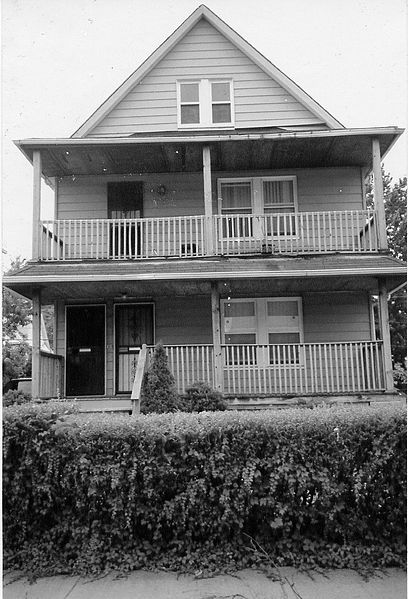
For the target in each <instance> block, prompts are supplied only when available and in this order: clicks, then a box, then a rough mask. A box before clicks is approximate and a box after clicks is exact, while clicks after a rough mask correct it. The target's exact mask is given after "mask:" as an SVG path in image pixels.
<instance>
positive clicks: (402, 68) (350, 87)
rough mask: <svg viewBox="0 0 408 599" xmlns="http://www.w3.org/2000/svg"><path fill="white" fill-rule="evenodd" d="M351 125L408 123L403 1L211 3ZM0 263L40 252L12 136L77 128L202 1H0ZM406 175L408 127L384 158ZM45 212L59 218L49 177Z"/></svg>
mask: <svg viewBox="0 0 408 599" xmlns="http://www.w3.org/2000/svg"><path fill="white" fill-rule="evenodd" d="M206 3H207V6H208V7H209V8H210V9H211V10H212V11H213V12H215V13H216V14H217V15H218V16H219V17H221V18H222V19H223V20H224V21H226V22H227V23H228V24H229V25H230V26H231V27H232V28H233V29H235V30H236V31H237V32H238V33H239V34H240V35H241V36H242V37H244V38H245V39H246V40H247V41H248V42H249V43H251V44H252V45H253V46H255V48H257V50H259V51H260V52H261V53H262V54H264V56H266V57H267V58H268V59H269V60H270V61H271V62H272V63H274V64H275V65H276V66H277V67H279V68H280V69H281V70H282V71H283V72H284V73H285V74H286V75H288V76H289V77H291V78H292V79H293V80H294V81H295V82H296V83H297V84H298V85H300V86H301V87H302V88H303V89H304V90H305V91H306V92H307V93H308V94H309V95H311V96H312V97H313V98H314V99H315V100H316V101H318V102H319V103H320V104H321V105H322V106H323V107H324V108H326V110H328V111H329V112H330V113H331V114H332V115H333V116H334V117H335V118H336V119H338V120H339V121H340V122H341V123H343V124H344V125H345V126H346V127H376V126H379V127H381V126H389V125H398V126H399V127H406V124H407V93H406V91H407V90H406V88H407V15H406V2H405V0H280V1H279V2H278V1H277V0H253V1H252V2H248V1H244V0H206ZM1 4H2V82H1V91H2V119H1V122H2V177H1V186H2V247H3V248H4V250H5V251H6V252H7V254H3V266H4V264H6V265H7V263H9V261H10V259H11V258H13V257H15V256H18V255H20V256H22V257H24V258H29V257H30V256H31V235H32V233H31V231H32V177H33V175H32V167H31V164H30V163H29V162H28V161H27V159H26V158H25V157H24V156H23V155H22V154H21V152H20V151H19V150H18V149H17V148H16V146H15V145H14V144H13V141H12V140H13V139H14V140H15V139H26V138H33V137H45V138H50V137H69V136H71V135H72V133H73V132H74V131H75V130H76V129H77V128H78V127H79V126H80V125H81V124H82V123H83V122H84V121H85V120H86V119H87V118H88V117H89V116H90V114H91V113H92V112H93V111H94V110H95V109H96V108H97V107H98V106H99V105H100V104H101V103H102V102H103V101H104V100H105V99H106V98H107V97H108V96H109V95H110V94H111V93H112V92H113V91H114V90H115V89H116V88H117V87H118V86H119V85H120V84H121V83H122V82H123V81H124V80H125V79H126V78H127V77H128V76H129V75H130V74H131V73H132V72H133V71H134V70H135V69H136V68H137V67H138V66H139V65H140V64H141V62H143V61H144V60H145V59H146V58H147V57H148V56H149V55H150V54H151V53H152V52H153V51H154V50H155V49H156V48H157V46H159V45H160V44H161V43H162V42H163V41H164V40H165V39H166V38H167V37H168V36H169V35H170V34H171V33H172V32H173V31H174V29H176V28H177V27H178V26H179V25H180V24H181V23H182V21H184V20H185V19H186V18H187V17H188V16H189V15H190V14H191V13H192V12H193V11H194V10H195V9H196V8H197V7H198V6H199V4H200V2H199V1H193V0H175V1H169V0H154V1H152V2H148V1H146V0H2V3H1ZM384 162H385V168H386V171H387V172H389V173H390V174H391V176H392V177H393V179H394V181H397V180H398V178H399V177H403V176H406V174H407V135H406V134H404V135H403V136H402V137H401V138H400V140H399V141H398V142H397V144H396V145H395V146H394V148H393V149H392V150H391V152H390V153H389V156H387V157H386V159H385V161H384ZM42 217H43V218H44V219H46V218H53V195H52V192H51V190H50V189H49V188H48V187H46V186H45V185H44V191H43V206H42Z"/></svg>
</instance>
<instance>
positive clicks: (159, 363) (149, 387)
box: [140, 343, 179, 414]
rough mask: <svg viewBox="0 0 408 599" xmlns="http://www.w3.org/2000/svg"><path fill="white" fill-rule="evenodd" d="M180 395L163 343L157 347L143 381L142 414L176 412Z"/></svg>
mask: <svg viewBox="0 0 408 599" xmlns="http://www.w3.org/2000/svg"><path fill="white" fill-rule="evenodd" d="M178 403H179V402H178V395H177V392H176V384H175V380H174V376H173V375H172V374H171V372H170V370H169V367H168V360H167V354H166V352H165V349H164V347H163V345H162V344H161V343H158V344H157V345H156V349H155V351H154V354H153V357H152V361H151V363H150V366H149V368H148V369H147V372H146V374H145V376H144V379H143V386H142V399H141V406H140V409H141V412H142V413H143V414H149V413H150V412H159V413H163V412H175V411H176V410H177V409H178Z"/></svg>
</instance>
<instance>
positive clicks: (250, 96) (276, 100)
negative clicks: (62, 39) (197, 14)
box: [88, 19, 325, 137]
mask: <svg viewBox="0 0 408 599" xmlns="http://www.w3.org/2000/svg"><path fill="white" fill-rule="evenodd" d="M217 77H224V78H232V79H233V82H234V98H235V127H236V128H237V129H239V128H247V127H277V126H285V125H288V126H298V125H299V126H304V125H310V126H315V125H317V124H321V125H322V127H325V125H324V123H322V121H321V119H320V118H318V117H316V116H315V115H313V114H312V112H310V110H308V109H307V108H305V107H304V106H303V105H302V104H301V103H300V102H298V101H297V100H296V99H295V98H294V97H293V96H291V95H290V94H289V93H287V92H286V91H285V90H284V89H283V88H282V87H281V86H280V85H279V84H278V83H277V82H276V81H274V80H273V79H271V78H270V76H269V75H267V74H266V73H265V72H264V71H263V70H262V69H261V68H260V67H258V66H257V65H256V64H255V63H253V62H252V60H251V59H250V58H248V57H247V56H246V55H245V54H244V53H243V52H241V50H239V49H238V48H236V47H235V46H234V45H233V44H232V43H231V42H230V41H229V40H228V39H226V38H225V37H224V36H223V35H222V34H221V33H220V32H218V31H217V30H216V29H215V28H214V27H213V26H212V25H210V24H209V23H208V22H207V21H205V20H204V19H202V20H201V21H199V23H197V25H195V27H193V29H192V30H191V31H190V32H189V33H187V34H186V36H185V37H184V38H183V39H182V41H180V42H179V43H178V44H176V46H175V47H174V48H173V49H172V50H170V52H169V53H168V54H167V55H166V56H165V57H164V58H163V59H162V60H161V61H160V62H159V63H158V64H157V65H156V66H155V67H154V68H153V69H152V70H151V71H150V73H148V74H147V75H146V77H145V78H144V79H143V80H142V81H140V82H139V83H138V84H137V85H136V86H135V87H134V88H133V89H132V90H131V91H130V92H129V93H128V94H127V95H126V97H125V98H124V99H123V100H122V101H121V102H119V104H118V105H117V106H116V107H114V108H113V109H112V110H111V111H110V113H109V114H108V115H107V116H106V117H105V118H104V119H103V120H102V121H101V122H100V123H99V124H97V125H96V126H95V127H94V128H93V129H92V131H91V132H90V133H88V136H89V137H115V136H127V135H132V134H133V133H136V132H140V133H142V132H153V131H175V130H177V95H176V80H177V79H182V78H197V79H201V78H217Z"/></svg>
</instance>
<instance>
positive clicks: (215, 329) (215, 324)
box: [211, 282, 224, 392]
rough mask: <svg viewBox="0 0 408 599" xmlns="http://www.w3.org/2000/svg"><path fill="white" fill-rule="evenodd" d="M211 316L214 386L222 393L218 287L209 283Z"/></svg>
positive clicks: (213, 283)
mask: <svg viewBox="0 0 408 599" xmlns="http://www.w3.org/2000/svg"><path fill="white" fill-rule="evenodd" d="M211 315H212V334H213V347H214V386H215V389H216V390H217V391H220V392H222V391H223V386H224V385H223V372H222V353H221V324H220V293H219V291H218V285H217V283H215V282H212V283H211Z"/></svg>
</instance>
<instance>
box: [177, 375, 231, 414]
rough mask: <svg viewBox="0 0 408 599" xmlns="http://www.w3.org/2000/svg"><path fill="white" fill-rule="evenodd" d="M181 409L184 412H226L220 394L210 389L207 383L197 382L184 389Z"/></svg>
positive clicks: (225, 406)
mask: <svg viewBox="0 0 408 599" xmlns="http://www.w3.org/2000/svg"><path fill="white" fill-rule="evenodd" d="M183 409H184V411H185V412H206V411H207V412H215V411H217V410H226V409H227V403H226V402H225V400H224V399H223V398H222V395H221V393H219V392H218V391H215V390H214V389H212V388H211V387H210V386H209V385H208V384H207V383H203V382H198V383H194V385H191V387H189V388H188V389H186V395H185V397H184V398H183Z"/></svg>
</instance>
